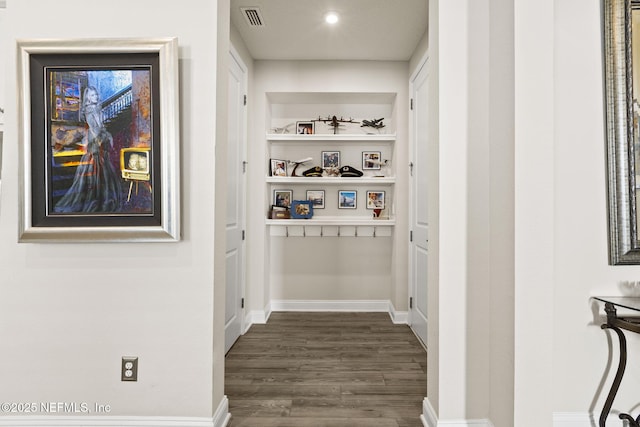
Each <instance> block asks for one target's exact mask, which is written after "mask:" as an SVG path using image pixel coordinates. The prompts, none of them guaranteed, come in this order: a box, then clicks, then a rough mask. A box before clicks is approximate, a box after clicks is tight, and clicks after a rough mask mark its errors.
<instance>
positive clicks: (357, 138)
mask: <svg viewBox="0 0 640 427" xmlns="http://www.w3.org/2000/svg"><path fill="white" fill-rule="evenodd" d="M395 140H396V134H395V133H393V134H375V135H368V134H342V135H341V134H335V135H334V134H313V135H297V134H291V133H267V141H296V142H312V141H323V142H326V141H339V142H348V141H353V142H373V141H387V142H389V141H395Z"/></svg>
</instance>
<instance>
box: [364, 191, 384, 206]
mask: <svg viewBox="0 0 640 427" xmlns="http://www.w3.org/2000/svg"><path fill="white" fill-rule="evenodd" d="M384 195H385V194H384V191H367V209H384V208H385V200H384Z"/></svg>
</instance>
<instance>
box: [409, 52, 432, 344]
mask: <svg viewBox="0 0 640 427" xmlns="http://www.w3.org/2000/svg"><path fill="white" fill-rule="evenodd" d="M428 79H429V75H428V71H427V61H425V62H424V63H423V64H422V67H421V68H420V70H419V71H418V72H417V73H416V75H415V76H413V78H412V79H411V97H412V110H411V114H410V126H411V130H410V144H411V147H410V157H411V160H410V161H411V163H410V173H411V176H410V180H409V181H410V191H411V194H410V197H409V200H410V202H409V205H410V207H409V208H410V227H411V229H410V230H411V231H410V242H409V245H410V246H409V254H410V258H409V259H410V261H409V265H410V267H409V268H410V271H409V281H410V285H409V286H410V288H409V296H410V298H411V299H410V301H409V306H410V307H409V323H410V325H411V328H412V329H413V331H414V333H415V334H416V335H417V336H418V338H420V339H421V340H422V342H423V344H424V345H425V346H426V345H427V268H428V265H429V262H428V259H429V252H428V241H429V224H428V216H427V168H426V166H427V138H428V135H429V132H428V130H429V124H428V115H427V106H428V103H427V96H428Z"/></svg>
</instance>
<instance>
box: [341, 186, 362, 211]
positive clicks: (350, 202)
mask: <svg viewBox="0 0 640 427" xmlns="http://www.w3.org/2000/svg"><path fill="white" fill-rule="evenodd" d="M357 207H358V192H357V191H355V190H340V191H338V209H356V208H357Z"/></svg>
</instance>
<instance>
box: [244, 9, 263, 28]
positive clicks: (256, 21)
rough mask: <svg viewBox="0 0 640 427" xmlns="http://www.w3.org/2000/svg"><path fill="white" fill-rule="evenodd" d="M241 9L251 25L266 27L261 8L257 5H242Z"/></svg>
mask: <svg viewBox="0 0 640 427" xmlns="http://www.w3.org/2000/svg"><path fill="white" fill-rule="evenodd" d="M240 10H241V11H242V15H244V19H246V20H247V24H249V26H250V27H264V19H263V18H262V13H260V9H258V8H257V7H241V8H240Z"/></svg>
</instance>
